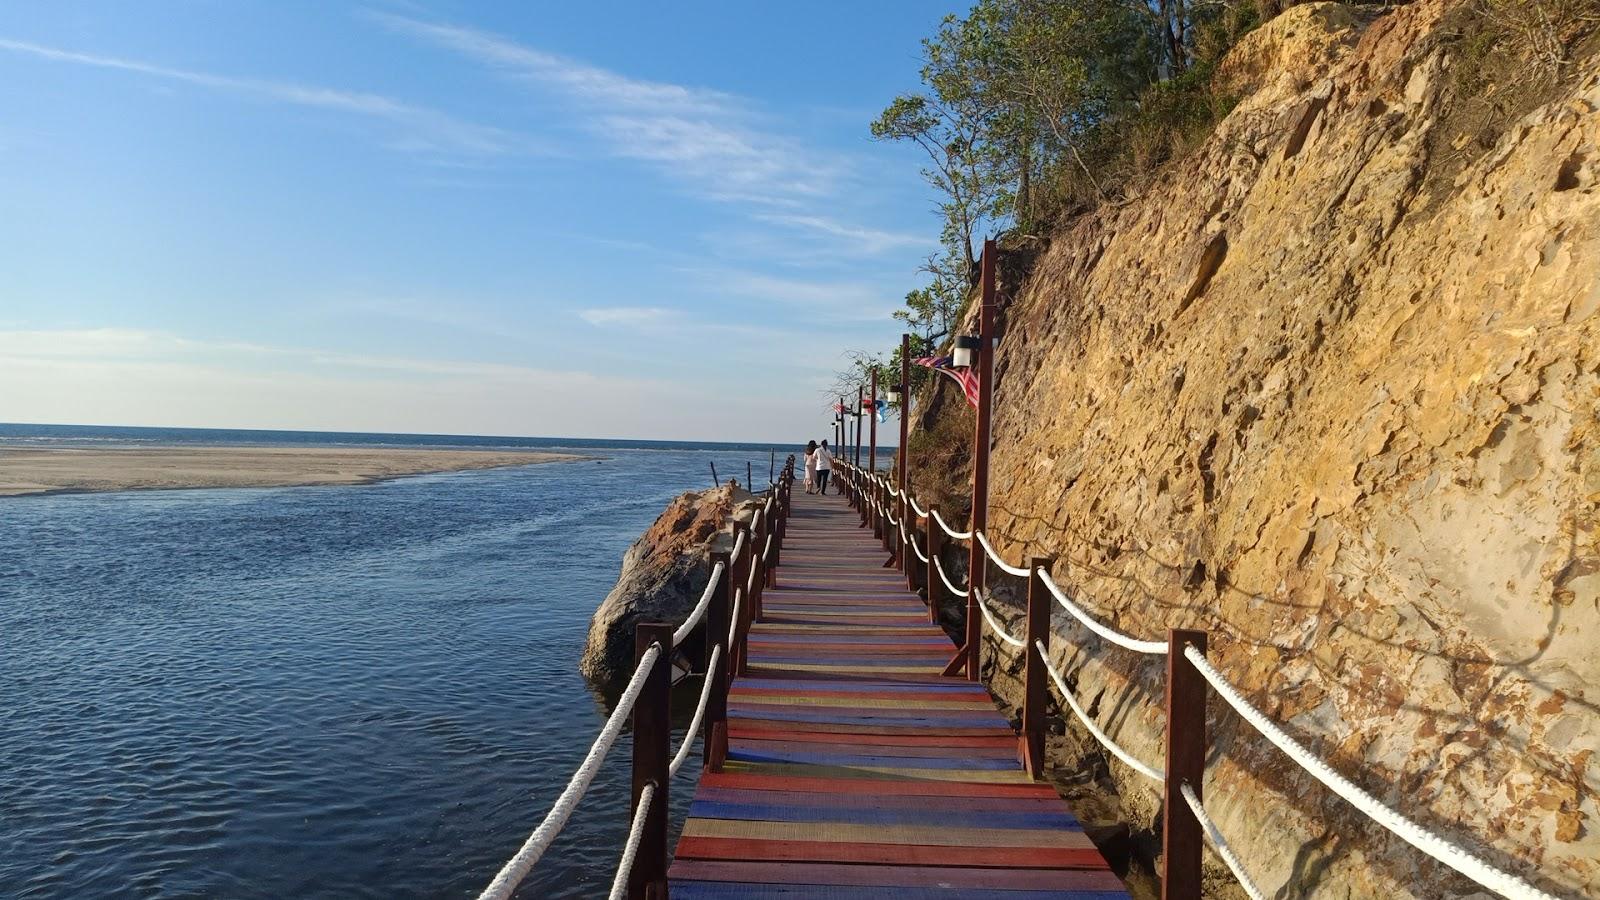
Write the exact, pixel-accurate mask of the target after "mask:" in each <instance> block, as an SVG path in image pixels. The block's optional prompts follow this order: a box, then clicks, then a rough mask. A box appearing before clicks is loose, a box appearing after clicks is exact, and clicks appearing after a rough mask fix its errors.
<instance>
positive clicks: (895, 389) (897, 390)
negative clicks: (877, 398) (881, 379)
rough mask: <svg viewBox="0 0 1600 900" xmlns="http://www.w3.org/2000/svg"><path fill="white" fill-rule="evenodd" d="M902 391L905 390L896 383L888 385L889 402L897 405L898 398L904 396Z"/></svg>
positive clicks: (898, 402)
mask: <svg viewBox="0 0 1600 900" xmlns="http://www.w3.org/2000/svg"><path fill="white" fill-rule="evenodd" d="M904 393H905V392H904V391H903V390H901V387H900V385H898V384H891V385H889V402H890V403H892V404H894V405H896V406H898V405H899V404H900V398H901V397H902V396H904Z"/></svg>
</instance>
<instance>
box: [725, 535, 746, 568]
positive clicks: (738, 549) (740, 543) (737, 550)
mask: <svg viewBox="0 0 1600 900" xmlns="http://www.w3.org/2000/svg"><path fill="white" fill-rule="evenodd" d="M744 536H745V532H743V531H741V532H739V538H738V540H735V541H734V542H733V552H732V553H729V554H728V562H738V561H739V554H741V553H743V552H744Z"/></svg>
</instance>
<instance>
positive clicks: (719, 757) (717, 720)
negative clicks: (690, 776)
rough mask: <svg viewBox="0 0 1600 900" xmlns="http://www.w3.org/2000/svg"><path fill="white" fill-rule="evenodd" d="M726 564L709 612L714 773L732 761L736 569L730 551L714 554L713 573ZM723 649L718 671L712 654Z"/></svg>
mask: <svg viewBox="0 0 1600 900" xmlns="http://www.w3.org/2000/svg"><path fill="white" fill-rule="evenodd" d="M718 563H721V564H722V576H721V578H720V579H719V580H718V581H717V583H716V585H715V586H714V587H713V588H712V589H711V606H710V607H709V608H707V609H706V660H707V664H708V665H707V668H706V677H707V678H710V679H713V682H712V685H711V696H710V697H708V698H707V699H706V726H705V727H706V738H705V742H704V744H702V746H701V753H702V758H703V763H702V764H703V767H704V768H706V769H707V770H709V771H712V772H720V771H722V761H723V760H725V759H727V758H728V686H729V685H728V682H729V677H728V673H729V672H731V671H732V667H731V666H730V665H729V664H728V663H729V660H730V659H731V657H730V656H729V654H730V653H731V652H732V648H731V647H729V646H728V625H729V620H728V616H729V615H730V614H731V613H732V612H733V608H732V604H733V590H732V585H733V566H732V565H730V564H729V559H728V553H727V551H726V550H722V551H718V552H716V553H713V554H711V570H712V571H713V572H715V571H716V569H717V564H718ZM718 647H720V648H722V660H721V662H718V663H717V668H716V670H715V671H712V670H711V669H710V668H709V662H710V659H711V653H712V651H713V650H715V649H716V648H718Z"/></svg>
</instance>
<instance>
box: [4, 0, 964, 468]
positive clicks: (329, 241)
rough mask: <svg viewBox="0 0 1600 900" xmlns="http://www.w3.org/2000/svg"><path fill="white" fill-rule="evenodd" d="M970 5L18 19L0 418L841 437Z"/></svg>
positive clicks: (575, 7)
mask: <svg viewBox="0 0 1600 900" xmlns="http://www.w3.org/2000/svg"><path fill="white" fill-rule="evenodd" d="M957 6H959V3H955V4H945V3H941V2H911V0H903V2H874V3H859V2H856V3H843V2H811V3H789V4H776V3H734V2H726V3H709V2H683V3H661V2H659V0H655V2H628V3H620V2H619V3H605V2H594V3H587V4H572V3H564V4H556V3H547V2H515V3H513V2H506V3H499V4H487V3H468V2H447V0H441V2H401V0H371V2H367V3H359V4H354V5H348V6H345V5H335V4H332V3H320V2H279V0H272V2H265V0H263V2H247V0H188V2H182V0H173V2H163V3H158V4H131V3H125V2H113V0H108V2H61V3H48V4H46V3H13V4H6V5H3V6H0V421H6V422H30V423H67V424H106V425H153V426H177V427H183V426H192V427H222V428H290V429H312V430H338V431H399V432H426V433H450V434H495V435H530V436H562V437H613V438H661V439H699V440H760V441H779V440H781V441H796V440H799V441H803V440H805V439H806V438H821V437H824V436H826V435H828V434H829V429H830V425H829V423H830V421H831V415H832V414H831V411H830V410H829V408H828V405H829V402H830V401H829V400H828V399H827V398H826V396H825V391H826V390H827V388H828V387H829V386H830V385H831V384H833V382H834V380H835V379H834V373H835V371H836V370H838V369H840V368H842V367H843V365H844V363H845V359H844V354H845V353H846V352H847V351H850V350H879V351H887V350H889V349H891V348H892V347H893V346H894V345H895V344H897V343H898V340H899V334H900V331H901V329H900V327H899V326H898V324H897V323H895V322H894V321H893V320H892V319H891V318H890V313H891V312H892V311H893V310H894V309H895V308H896V307H897V306H898V305H899V304H900V302H901V300H902V299H903V297H904V295H905V293H906V291H908V290H910V289H912V288H914V287H917V286H918V285H919V284H920V281H919V279H918V275H917V271H916V270H917V266H918V264H919V263H920V262H921V261H922V260H923V259H924V258H925V257H926V256H927V255H928V254H930V253H931V252H933V251H934V250H935V249H936V239H937V235H938V227H939V220H938V218H937V215H936V213H935V211H934V208H933V203H934V198H933V196H932V194H931V193H930V192H929V189H928V188H927V187H926V186H925V185H924V184H923V183H922V181H921V179H920V177H919V175H918V170H919V163H918V160H917V158H916V157H915V155H914V151H913V150H912V149H911V148H907V147H903V146H897V145H889V144H883V143H878V142H875V141H873V140H872V139H871V137H870V134H869V131H868V123H869V122H870V121H871V120H872V119H873V118H874V116H875V115H876V114H877V113H878V112H879V111H880V110H881V109H882V108H883V107H884V106H885V105H887V103H888V102H889V101H890V100H891V99H893V97H894V96H895V95H896V94H898V93H903V92H906V91H909V90H914V89H915V88H916V87H917V69H918V60H917V53H918V50H919V41H920V39H921V38H923V37H924V36H926V35H928V34H930V33H932V31H933V30H934V28H935V26H936V25H937V23H938V21H939V19H940V18H941V17H942V16H943V15H944V14H945V13H947V12H950V11H954V10H955V9H956V8H957ZM891 422H892V420H891Z"/></svg>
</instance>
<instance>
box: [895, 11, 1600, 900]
mask: <svg viewBox="0 0 1600 900" xmlns="http://www.w3.org/2000/svg"><path fill="white" fill-rule="evenodd" d="M1481 9H1482V8H1481V7H1475V6H1473V7H1469V6H1465V5H1462V4H1450V3H1443V2H1437V0H1425V2H1420V3H1417V4H1414V5H1409V6H1403V7H1399V8H1395V9H1392V10H1389V11H1387V12H1384V13H1382V14H1381V15H1373V14H1370V13H1362V14H1357V13H1356V12H1354V11H1352V10H1350V9H1347V8H1344V7H1341V6H1337V5H1334V4H1313V5H1309V6H1301V7H1295V8H1292V9H1291V10H1290V11H1289V12H1287V13H1286V14H1284V15H1283V16H1281V17H1279V18H1278V19H1276V20H1274V21H1273V22H1272V23H1270V24H1269V25H1268V26H1267V27H1265V28H1263V29H1261V30H1260V31H1258V32H1256V33H1255V34H1253V35H1251V36H1250V37H1249V38H1247V39H1246V40H1245V42H1244V43H1243V44H1242V45H1241V46H1239V47H1237V48H1236V49H1235V50H1234V51H1233V53H1232V55H1231V56H1230V57H1229V58H1228V60H1227V61H1226V62H1225V65H1224V67H1223V69H1222V70H1221V76H1220V77H1221V79H1222V83H1223V84H1224V85H1228V86H1230V88H1231V89H1232V90H1233V91H1235V92H1236V93H1237V94H1238V95H1239V97H1240V102H1239V103H1238V105H1237V107H1236V108H1235V109H1234V110H1233V111H1232V112H1231V114H1230V115H1229V116H1228V117H1227V118H1226V120H1225V121H1224V122H1223V123H1222V125H1221V126H1220V128H1219V129H1218V131H1217V132H1216V133H1215V135H1214V136H1213V137H1212V138H1211V139H1210V140H1209V141H1207V142H1206V143H1205V144H1204V146H1202V147H1201V148H1200V149H1198V150H1197V151H1196V152H1194V153H1193V154H1191V155H1189V156H1188V157H1186V158H1185V159H1183V160H1181V161H1179V162H1177V163H1174V164H1173V165H1171V166H1169V167H1168V168H1167V169H1166V170H1165V171H1164V172H1163V173H1162V175H1161V176H1160V177H1159V178H1158V179H1157V180H1156V181H1155V183H1153V184H1151V185H1149V186H1148V188H1147V189H1146V190H1144V191H1143V192H1142V193H1141V195H1140V196H1138V197H1135V198H1133V199H1131V200H1128V201H1127V202H1124V203H1121V204H1118V205H1108V206H1106V207H1104V208H1102V209H1100V210H1098V211H1096V212H1093V213H1090V214H1086V215H1084V216H1081V217H1079V218H1078V219H1077V220H1075V221H1073V222H1071V223H1069V225H1068V226H1067V227H1066V228H1065V229H1064V230H1063V231H1061V232H1059V233H1057V234H1055V235H1053V236H1051V239H1050V240H1049V241H1048V244H1047V246H1046V247H1044V248H1043V249H1042V250H1040V249H1039V248H1038V247H1037V245H1035V246H1034V249H1032V250H1031V251H1030V253H1032V254H1035V255H1036V258H1035V259H1034V260H1033V261H1032V265H1031V272H1030V273H1029V274H1028V275H1027V277H1026V278H1025V279H1021V280H1019V279H1018V278H1015V277H1010V278H1007V277H1005V275H1003V277H1002V284H1001V293H1002V313H1001V329H1002V334H1003V341H1002V344H1001V347H1000V350H999V353H998V357H997V364H998V368H997V378H996V387H995V391H996V393H995V398H996V418H995V434H994V442H993V445H994V457H993V466H992V472H993V486H992V500H991V514H990V523H991V532H992V533H993V535H995V536H996V537H997V538H998V541H997V543H998V546H999V548H1000V550H1001V551H1002V552H1003V553H1004V554H1005V555H1006V556H1008V557H1010V558H1011V559H1013V560H1017V559H1021V558H1023V557H1024V556H1025V555H1027V554H1044V555H1050V556H1054V557H1056V558H1058V559H1059V560H1060V562H1059V564H1058V565H1057V567H1056V572H1057V575H1058V580H1061V581H1062V582H1063V583H1064V584H1066V585H1070V587H1071V589H1072V590H1073V591H1074V593H1075V594H1076V595H1077V596H1078V597H1079V598H1081V599H1082V601H1083V603H1084V604H1085V605H1086V606H1087V607H1089V608H1090V609H1091V610H1093V611H1094V612H1096V613H1097V614H1099V615H1100V616H1103V617H1104V618H1105V619H1107V620H1109V621H1111V622H1113V623H1115V624H1116V625H1117V626H1118V627H1120V628H1122V629H1123V630H1126V631H1129V632H1132V633H1135V634H1137V635H1140V636H1158V635H1162V634H1164V632H1165V629H1166V628H1168V627H1172V626H1181V627H1194V628H1203V629H1206V630H1207V631H1209V633H1210V634H1211V647H1212V649H1211V657H1212V659H1213V660H1214V661H1215V662H1216V663H1217V664H1218V665H1219V666H1220V667H1221V668H1222V669H1223V670H1224V671H1225V672H1226V673H1227V674H1228V676H1229V678H1230V679H1231V680H1232V681H1233V683H1234V684H1236V685H1238V686H1239V687H1241V688H1242V689H1244V691H1245V692H1246V693H1247V695H1249V696H1250V697H1252V698H1253V699H1254V700H1255V701H1256V702H1257V703H1258V705H1260V706H1261V707H1262V708H1263V709H1264V710H1265V711H1266V712H1268V713H1269V714H1270V715H1272V716H1273V717H1275V718H1276V719H1277V720H1279V721H1280V722H1283V723H1286V724H1287V726H1288V727H1289V728H1290V730H1291V731H1292V732H1293V733H1295V734H1297V735H1298V736H1300V737H1301V738H1302V739H1303V741H1304V742H1305V743H1306V744H1307V745H1309V746H1310V747H1311V748H1313V749H1314V750H1315V751H1316V752H1317V753H1318V754H1319V755H1321V756H1322V757H1323V758H1325V759H1327V760H1329V761H1330V762H1331V763H1332V764H1333V765H1334V766H1335V767H1336V768H1337V769H1339V770H1340V771H1341V772H1343V773H1345V774H1346V775H1348V776H1350V777H1352V778H1353V779H1354V780H1356V781H1357V782H1358V783H1360V784H1362V785H1363V786H1364V787H1366V788H1367V789H1368V790H1370V791H1372V792H1373V793H1375V794H1376V795H1377V796H1379V797H1380V798H1382V799H1383V800H1385V801H1386V802H1388V803H1390V804H1392V805H1394V806H1396V807H1398V808H1400V809H1403V810H1405V811H1406V812H1407V813H1409V814H1411V815H1412V816H1413V817H1414V818H1415V819H1417V820H1418V821H1420V822H1422V823H1424V824H1426V825H1428V826H1429V827H1431V828H1434V829H1436V830H1437V831H1439V832H1440V833H1442V834H1444V835H1447V836H1449V837H1452V838H1454V839H1457V840H1458V841H1459V842H1460V843H1462V844H1463V845H1465V846H1466V847H1468V848H1471V849H1472V850H1474V851H1475V852H1477V853H1479V854H1480V855H1482V856H1484V857H1485V858H1487V859H1489V860H1491V861H1493V862H1495V863H1496V864H1499V865H1502V866H1505V867H1508V868H1510V869H1512V870H1514V871H1517V872H1519V873H1523V874H1525V875H1526V876H1527V877H1529V878H1530V879H1532V880H1533V881H1535V883H1537V884H1539V885H1541V886H1543V887H1545V888H1547V889H1549V890H1551V891H1553V892H1555V893H1558V894H1559V895H1562V896H1600V808H1597V806H1596V797H1597V792H1600V768H1597V766H1596V762H1595V751H1596V750H1597V749H1600V712H1597V709H1600V708H1597V705H1596V704H1597V703H1600V696H1597V694H1596V684H1597V678H1600V651H1597V650H1596V647H1597V646H1600V627H1597V626H1600V524H1597V523H1600V185H1597V181H1600V57H1597V56H1596V55H1595V53H1594V52H1593V51H1594V41H1592V40H1591V41H1589V42H1588V43H1587V44H1583V45H1581V46H1579V47H1578V49H1577V52H1575V53H1574V58H1573V61H1572V62H1570V63H1569V64H1568V65H1567V66H1566V67H1565V68H1562V69H1560V70H1559V71H1556V72H1554V73H1551V74H1547V75H1539V74H1537V73H1535V72H1533V71H1532V70H1531V67H1530V66H1528V65H1525V64H1524V62H1523V61H1522V59H1521V57H1519V56H1518V55H1517V52H1516V49H1515V48H1514V47H1512V46H1510V45H1509V44H1503V45H1497V44H1495V43H1494V41H1493V40H1488V41H1487V43H1486V40H1485V38H1484V35H1485V34H1488V35H1490V36H1491V37H1492V35H1493V32H1492V31H1490V30H1487V28H1486V27H1485V26H1484V24H1483V22H1482V21H1481V20H1480V19H1477V18H1474V16H1475V10H1476V11H1481ZM1012 247H1013V248H1014V249H1015V248H1018V247H1020V245H1019V244H1018V243H1017V242H1015V241H1013V242H1012ZM1009 271H1010V270H1006V273H1007V274H1009ZM936 390H944V389H943V388H937V389H936ZM951 405H953V404H951ZM938 419H939V414H938V413H937V412H935V413H934V414H931V415H929V416H928V417H927V418H926V420H925V421H926V422H927V423H929V424H934V425H935V427H937V425H936V423H937V420H938ZM946 430H947V431H954V430H955V429H946ZM927 443H928V442H927V441H926V440H925V439H924V440H923V441H922V442H921V443H919V442H917V441H914V442H913V444H912V447H913V450H912V453H913V456H912V462H913V466H914V467H916V468H917V470H918V473H919V474H918V475H917V479H918V483H919V484H921V483H924V481H925V480H926V479H928V478H930V477H933V478H936V477H937V476H936V475H933V474H931V473H932V472H933V470H934V469H935V468H936V467H935V466H929V467H923V466H922V463H921V462H920V461H919V460H918V458H917V453H918V452H919V450H918V448H919V447H923V448H925V447H926V446H927ZM942 466H943V462H942V461H941V462H940V463H939V464H938V465H937V467H938V468H942ZM1055 629H1056V632H1057V638H1056V640H1055V648H1056V649H1055V653H1056V659H1055V662H1056V663H1057V664H1058V666H1060V667H1061V668H1062V669H1063V670H1065V671H1067V672H1068V673H1070V675H1071V677H1072V678H1073V680H1074V682H1075V684H1076V686H1077V691H1078V692H1079V695H1080V697H1082V698H1084V699H1085V700H1088V701H1091V702H1092V704H1093V709H1094V710H1096V711H1097V714H1098V715H1099V716H1100V721H1101V722H1102V724H1104V725H1106V726H1107V727H1108V730H1109V731H1111V732H1112V733H1113V734H1114V735H1115V736H1116V737H1118V739H1120V740H1121V741H1122V742H1123V743H1124V744H1125V746H1127V747H1128V748H1129V749H1131V750H1132V751H1133V752H1134V753H1136V754H1137V755H1139V756H1140V757H1142V758H1144V759H1146V760H1150V761H1159V760H1160V759H1161V747H1162V741H1161V739H1160V735H1161V729H1162V727H1163V715H1162V712H1161V696H1162V684H1163V678H1162V671H1161V668H1160V664H1159V662H1151V661H1148V660H1145V659H1140V658H1136V657H1133V656H1131V655H1129V654H1127V653H1124V652H1122V651H1119V650H1117V649H1116V648H1112V647H1108V646H1106V645H1104V644H1103V643H1100V642H1097V641H1095V640H1093V639H1092V637H1091V636H1088V635H1086V633H1085V632H1084V631H1083V630H1082V629H1080V628H1075V627H1073V624H1072V622H1071V620H1069V619H1067V618H1065V614H1064V613H1063V614H1062V615H1061V616H1058V617H1057V620H1056V622H1055ZM994 656H995V654H994V648H990V657H991V659H990V663H989V674H990V675H991V676H992V677H993V678H994V679H995V685H996V687H997V688H998V689H999V690H1000V691H1001V693H1002V694H1003V695H1012V696H1017V695H1015V694H1014V691H1015V686H1014V684H1012V683H1011V681H1010V678H1009V676H1007V674H1006V670H1007V669H1008V668H1013V669H1014V667H1012V666H1008V665H1006V664H1005V663H1004V661H1003V660H1002V661H1001V663H1000V664H999V665H996V663H995V660H994ZM1211 721H1212V726H1213V739H1214V746H1215V752H1214V756H1213V759H1212V762H1211V765H1210V769H1209V780H1208V782H1207V785H1206V791H1207V806H1208V808H1210V809H1212V810H1213V811H1214V813H1215V814H1216V816H1217V818H1218V819H1219V824H1220V826H1221V828H1222V829H1223V831H1224V832H1225V833H1226V834H1227V835H1228V836H1229V837H1230V838H1231V840H1232V841H1233V842H1234V844H1235V845H1236V846H1237V847H1238V849H1240V851H1241V855H1242V856H1243V858H1244V859H1245V860H1246V865H1247V867H1248V868H1249V869H1250V871H1251V872H1253V873H1254V875H1255V876H1256V878H1257V879H1258V881H1259V882H1260V883H1261V885H1262V886H1263V887H1264V888H1266V889H1267V890H1268V892H1269V893H1271V892H1273V891H1278V892H1279V894H1278V895H1279V896H1290V897H1299V896H1307V897H1461V896H1470V895H1472V894H1474V893H1475V892H1476V888H1475V886H1474V885H1472V884H1471V883H1470V882H1466V881H1464V880H1463V879H1461V878H1459V877H1458V876H1455V875H1454V874H1453V873H1452V872H1451V871H1450V870H1448V869H1446V868H1444V867H1443V866H1440V865H1437V864H1435V863H1433V862H1432V861H1431V860H1429V859H1428V858H1427V857H1425V856H1424V855H1423V854H1421V853H1419V852H1418V851H1416V850H1415V849H1413V848H1412V847H1410V846H1409V845H1407V844H1404V843H1403V842H1401V841H1399V840H1398V839H1396V838H1393V837H1392V836H1390V835H1389V834H1388V833H1387V832H1386V831H1384V830H1382V829H1381V828H1379V827H1378V826H1376V825H1375V824H1373V823H1371V822H1370V821H1368V820H1367V819H1365V818H1364V817H1363V816H1361V815H1360V814H1359V813H1356V812H1355V811H1354V810H1352V809H1351V808H1350V807H1348V806H1347V805H1346V804H1345V803H1344V802H1343V801H1342V800H1340V799H1339V798H1337V797H1335V796H1333V795H1332V794H1330V793H1328V792H1327V791H1325V790H1323V789H1322V788H1321V787H1320V786H1319V785H1318V784H1317V783H1316V782H1314V781H1312V780H1311V779H1310V778H1309V777H1307V776H1305V775H1304V774H1303V773H1301V772H1300V771H1299V770H1298V769H1297V768H1295V767H1294V765H1293V764H1292V763H1290V762H1289V761H1288V760H1287V759H1286V758H1284V757H1283V756H1282V755H1280V754H1279V753H1278V752H1277V751H1276V750H1274V749H1273V748H1272V747H1270V746H1269V745H1268V744H1267V743H1266V742H1265V741H1263V740H1262V739H1261V738H1260V737H1259V736H1258V735H1256V734H1255V732H1254V731H1253V730H1251V729H1250V727H1249V726H1248V725H1247V724H1245V723H1243V722H1242V721H1241V720H1239V719H1238V718H1237V717H1236V716H1235V715H1233V714H1232V713H1231V712H1229V711H1227V710H1226V709H1225V708H1223V707H1221V706H1214V708H1213V709H1212V712H1211ZM1079 737H1080V738H1081V735H1079ZM1053 746H1054V747H1056V748H1057V749H1058V750H1062V748H1063V747H1064V746H1065V745H1063V744H1062V743H1061V742H1060V741H1059V740H1058V741H1056V742H1054V743H1053ZM1072 746H1074V747H1075V746H1078V745H1077V744H1076V743H1073V744H1072ZM1062 752H1066V751H1064V750H1062ZM1107 771H1108V774H1109V777H1110V779H1111V780H1112V781H1113V782H1114V784H1115V786H1116V787H1117V789H1118V795H1117V796H1118V802H1119V803H1120V809H1119V810H1117V814H1118V815H1120V816H1122V817H1123V818H1124V819H1125V820H1126V821H1130V822H1132V823H1134V826H1135V829H1136V830H1139V829H1143V830H1145V833H1146V834H1147V835H1148V834H1149V833H1151V830H1152V829H1154V827H1155V823H1154V818H1155V816H1156V814H1157V801H1156V797H1155V794H1154V792H1153V791H1152V790H1151V788H1150V786H1149V784H1148V783H1147V782H1143V781H1142V779H1141V778H1140V776H1138V775H1136V774H1133V773H1132V772H1130V771H1129V770H1127V769H1126V768H1124V767H1122V766H1121V765H1120V764H1118V763H1113V764H1112V765H1111V766H1110V768H1109V770H1107ZM1224 881H1225V879H1220V880H1219V881H1218V882H1217V883H1218V884H1222V883H1224ZM1222 890H1223V889H1220V888H1219V892H1220V891H1222ZM1219 895H1220V893H1219Z"/></svg>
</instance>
